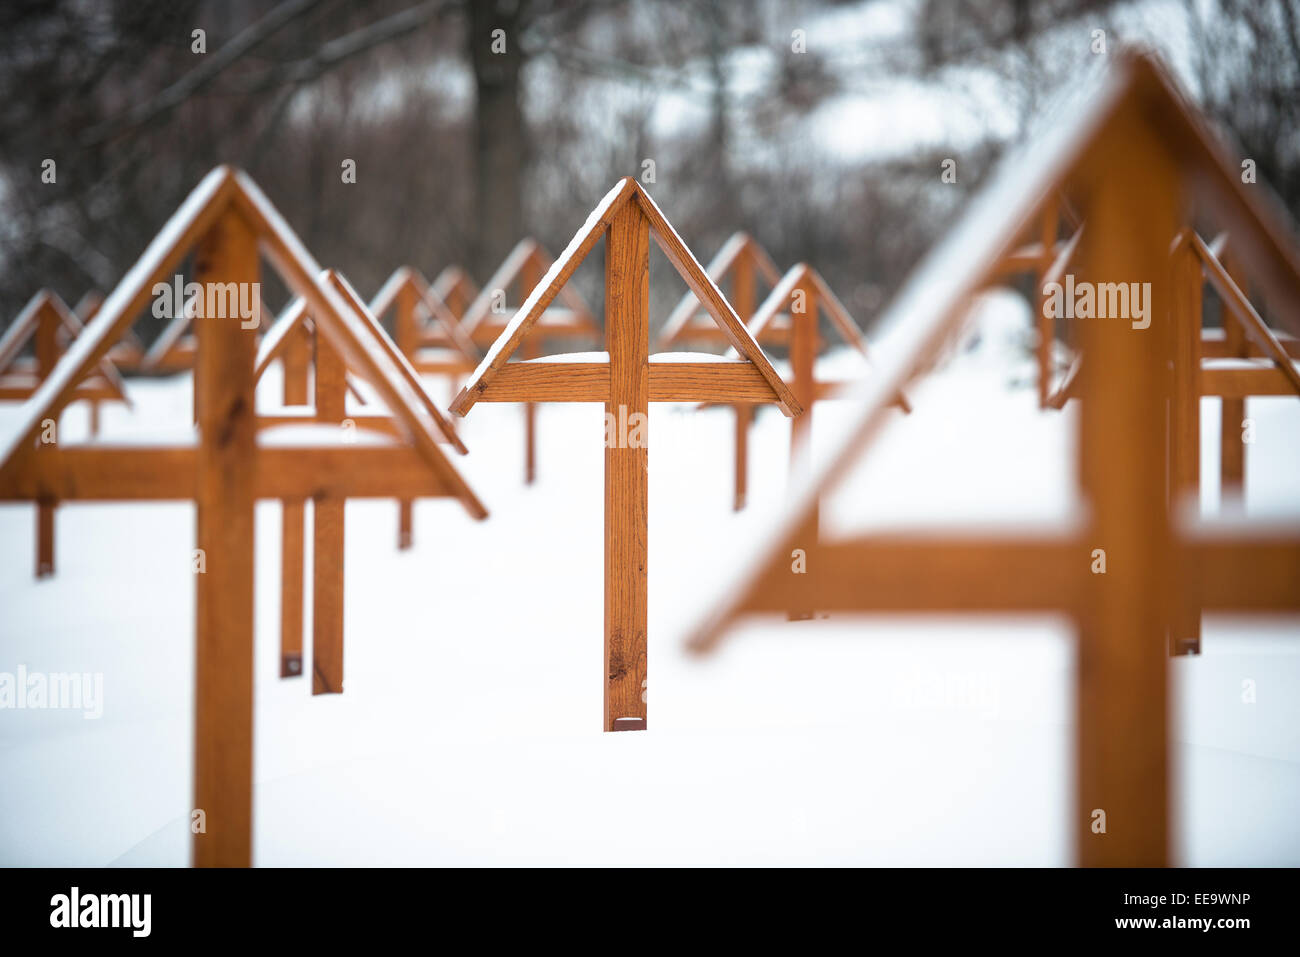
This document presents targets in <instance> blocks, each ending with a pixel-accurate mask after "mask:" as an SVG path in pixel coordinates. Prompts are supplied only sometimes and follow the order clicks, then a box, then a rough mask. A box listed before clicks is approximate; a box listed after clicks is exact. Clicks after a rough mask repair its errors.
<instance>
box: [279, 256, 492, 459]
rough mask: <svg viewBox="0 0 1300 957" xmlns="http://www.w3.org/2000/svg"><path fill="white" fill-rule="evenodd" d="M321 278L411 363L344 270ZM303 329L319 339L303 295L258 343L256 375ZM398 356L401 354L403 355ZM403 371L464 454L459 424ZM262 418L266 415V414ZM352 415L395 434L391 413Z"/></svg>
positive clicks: (352, 373) (351, 381) (351, 376)
mask: <svg viewBox="0 0 1300 957" xmlns="http://www.w3.org/2000/svg"><path fill="white" fill-rule="evenodd" d="M321 279H322V280H323V281H324V282H326V283H328V284H330V285H331V286H332V287H333V288H334V289H335V290H336V291H338V292H339V294H340V295H342V296H344V297H345V299H346V300H347V301H348V303H349V305H351V306H352V307H353V309H354V311H356V313H357V315H358V316H359V317H360V318H361V319H362V320H363V321H364V323H365V325H366V328H367V330H368V332H370V334H372V335H374V336H375V337H376V338H379V337H382V339H383V341H382V342H381V345H382V347H383V348H384V349H385V350H386V351H388V352H390V353H391V354H393V356H394V357H395V361H397V362H398V364H399V366H400V365H404V364H405V365H407V366H409V363H407V362H406V359H405V357H404V356H401V353H400V352H399V351H398V350H397V346H396V344H395V343H394V342H393V341H392V339H390V338H389V337H388V333H387V332H386V331H385V330H384V328H383V326H382V325H381V324H380V323H379V321H378V319H377V318H376V317H375V315H374V313H372V312H371V311H370V309H369V307H368V306H366V305H365V304H364V303H362V302H361V300H360V297H359V296H358V295H357V293H356V290H355V289H354V288H353V287H352V285H351V284H350V283H349V282H348V281H347V279H346V278H345V277H344V276H343V275H342V274H340V273H337V272H335V271H334V270H332V269H326V270H324V272H323V273H322V274H321ZM299 331H303V332H305V333H306V335H307V337H308V341H310V342H315V341H316V326H315V323H313V322H312V320H311V317H310V315H309V313H308V308H307V302H306V300H305V299H303V298H302V297H301V296H299V297H297V298H295V299H294V300H293V301H292V302H290V303H289V305H288V306H286V307H285V309H284V311H283V312H282V313H280V315H279V316H277V317H276V319H275V321H274V322H272V323H271V326H270V328H269V329H268V330H267V332H266V335H264V336H263V337H262V341H261V342H260V343H258V348H257V360H256V364H255V366H254V373H253V374H254V376H255V378H256V379H258V380H260V379H261V378H262V376H263V375H265V374H266V370H267V369H268V368H269V367H270V366H271V364H272V363H273V362H275V361H276V360H277V359H279V358H280V357H281V356H282V354H283V353H284V351H285V350H286V349H287V348H288V346H289V343H290V342H291V337H292V336H293V335H294V334H295V333H298V332H299ZM397 357H400V359H398V358H397ZM344 368H345V369H346V370H347V375H348V390H349V391H350V392H351V393H352V394H353V395H354V396H355V397H356V398H357V399H358V400H361V401H364V400H365V397H364V395H363V394H362V392H361V391H360V389H358V388H357V385H356V382H355V379H357V378H358V375H357V372H356V370H354V369H353V368H352V367H351V366H349V365H348V363H347V362H344ZM403 374H404V376H405V377H406V378H407V381H408V382H411V383H412V384H413V386H414V387H417V388H418V390H419V391H418V395H419V396H420V397H421V404H422V405H423V407H424V408H425V410H426V411H428V413H429V415H430V416H431V417H432V418H433V420H434V423H435V424H436V425H437V428H438V434H439V437H440V438H441V440H442V441H445V442H447V443H449V444H450V445H452V446H453V447H454V448H455V449H456V451H457V452H459V453H460V454H461V455H464V454H466V452H467V451H468V449H466V448H465V444H464V443H463V442H462V441H461V440H460V437H459V436H458V435H457V434H456V427H455V426H454V425H453V424H452V422H451V421H450V420H449V419H448V418H447V417H446V416H444V415H443V414H442V412H441V411H440V410H439V409H438V407H437V406H436V405H435V404H434V402H433V400H432V399H430V398H429V395H428V393H427V392H426V391H425V389H424V387H423V385H422V384H421V383H420V382H419V377H418V376H417V375H416V374H415V371H414V370H413V369H411V370H410V371H409V374H408V373H407V372H406V371H405V370H404V372H403ZM261 418H263V419H264V418H265V416H263V417H261ZM293 418H294V417H286V424H287V422H289V421H292V419H293ZM299 418H300V417H299ZM351 418H352V419H353V421H354V422H355V424H356V425H357V427H358V428H372V429H375V430H377V431H382V432H384V433H386V434H395V433H394V429H393V428H392V427H390V424H391V423H392V417H391V416H388V415H369V416H362V417H357V416H352V417H351Z"/></svg>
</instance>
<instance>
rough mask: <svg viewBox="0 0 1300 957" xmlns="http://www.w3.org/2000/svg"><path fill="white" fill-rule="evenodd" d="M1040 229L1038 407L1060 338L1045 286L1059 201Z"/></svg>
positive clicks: (1045, 213)
mask: <svg viewBox="0 0 1300 957" xmlns="http://www.w3.org/2000/svg"><path fill="white" fill-rule="evenodd" d="M1039 228H1040V229H1041V233H1040V235H1039V240H1040V241H1041V243H1042V257H1041V258H1040V259H1039V261H1038V274H1037V279H1038V288H1037V289H1036V290H1034V292H1035V295H1034V296H1032V297H1031V298H1032V300H1033V301H1034V302H1036V303H1037V304H1038V317H1037V318H1038V370H1039V374H1038V407H1039V408H1040V409H1045V408H1047V397H1048V394H1049V393H1050V392H1051V388H1052V372H1053V369H1052V344H1053V343H1054V342H1055V341H1056V322H1055V320H1054V319H1052V317H1050V316H1049V315H1048V314H1047V310H1046V309H1045V308H1043V285H1044V283H1045V281H1046V277H1047V273H1048V271H1049V270H1051V268H1052V263H1053V262H1054V261H1055V260H1056V233H1057V231H1058V230H1059V228H1060V213H1059V212H1058V210H1057V208H1056V204H1055V203H1053V202H1048V204H1047V207H1046V208H1045V209H1044V210H1043V219H1042V222H1041V223H1040V227H1039Z"/></svg>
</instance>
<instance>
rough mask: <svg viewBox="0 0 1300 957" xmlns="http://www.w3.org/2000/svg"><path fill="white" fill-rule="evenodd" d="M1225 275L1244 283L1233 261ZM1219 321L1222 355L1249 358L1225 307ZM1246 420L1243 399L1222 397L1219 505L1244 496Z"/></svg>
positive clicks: (1240, 332)
mask: <svg viewBox="0 0 1300 957" xmlns="http://www.w3.org/2000/svg"><path fill="white" fill-rule="evenodd" d="M1227 267H1228V271H1229V274H1230V275H1232V276H1233V277H1234V278H1241V282H1239V283H1238V284H1237V285H1238V286H1239V287H1241V284H1242V282H1245V279H1244V277H1241V274H1240V271H1239V268H1238V267H1237V266H1236V262H1235V258H1234V257H1228V262H1227ZM1219 321H1220V322H1221V323H1222V324H1223V344H1224V351H1225V354H1226V355H1228V356H1230V357H1232V358H1240V357H1243V356H1246V355H1248V354H1249V346H1248V344H1247V340H1246V331H1245V329H1243V328H1242V326H1241V323H1240V322H1239V321H1237V320H1236V319H1235V318H1234V317H1233V316H1232V313H1231V309H1230V308H1229V307H1228V304H1227V303H1226V302H1225V303H1221V305H1220V316H1219ZM1245 418H1246V400H1245V398H1244V397H1240V398H1237V397H1232V398H1229V397H1227V396H1224V398H1223V399H1222V401H1221V402H1220V405H1219V501H1220V502H1226V501H1228V500H1229V499H1237V500H1241V499H1244V498H1245V495H1246V444H1245V442H1244V441H1243V440H1242V439H1243V429H1244V427H1245V422H1244V420H1245Z"/></svg>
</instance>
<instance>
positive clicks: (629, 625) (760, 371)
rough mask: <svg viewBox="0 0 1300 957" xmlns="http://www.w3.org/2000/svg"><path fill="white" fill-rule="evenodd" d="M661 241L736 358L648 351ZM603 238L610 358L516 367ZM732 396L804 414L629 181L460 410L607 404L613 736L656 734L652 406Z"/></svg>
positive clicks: (551, 272)
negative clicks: (491, 405)
mask: <svg viewBox="0 0 1300 957" xmlns="http://www.w3.org/2000/svg"><path fill="white" fill-rule="evenodd" d="M651 237H653V238H654V239H655V241H656V242H657V243H658V245H659V248H660V249H662V250H663V252H664V254H665V255H666V256H667V258H668V261H669V262H670V263H672V265H673V267H674V268H675V269H676V270H677V272H678V274H679V275H680V276H681V277H682V279H684V280H685V281H686V284H687V286H688V287H690V289H691V291H692V292H694V293H695V295H696V296H697V297H698V298H699V300H700V302H702V303H704V306H705V308H706V309H707V310H708V311H709V315H711V316H712V317H713V320H714V321H715V322H716V323H718V325H719V326H720V327H721V328H722V329H723V330H724V333H725V335H726V337H727V340H728V341H729V342H730V344H731V345H732V346H734V347H735V349H736V352H737V353H738V356H739V357H738V358H725V357H720V356H714V355H700V354H690V353H687V354H680V353H668V354H665V355H657V356H651V355H650V354H649V336H650V322H649V292H650V287H649V269H650V239H651ZM602 238H605V239H606V244H605V347H606V350H607V352H606V353H605V354H600V353H595V354H592V355H590V356H585V357H577V358H580V360H581V361H560V360H557V359H531V360H528V361H523V362H509V361H508V360H509V359H510V357H511V356H512V355H513V354H514V353H515V351H516V350H517V349H519V347H520V346H521V344H522V343H524V341H525V340H526V339H527V337H528V335H529V333H530V331H531V330H532V328H533V326H534V325H535V324H536V323H537V322H538V320H539V319H540V317H541V316H542V314H543V313H544V312H545V310H546V309H547V307H548V306H549V305H550V303H551V302H552V300H554V298H555V297H556V295H557V294H559V293H560V291H561V290H562V289H563V287H564V284H565V283H567V282H568V281H569V279H570V277H571V276H572V275H573V273H574V270H576V269H577V268H578V266H579V265H580V264H581V263H582V261H583V259H584V258H585V257H586V256H587V254H588V253H589V252H590V251H591V249H592V247H594V246H595V245H596V243H597V242H599V241H600V240H601V239H602ZM734 400H740V401H746V402H775V403H776V404H777V405H778V406H779V407H780V408H781V410H782V411H783V412H785V413H786V414H787V415H791V416H796V415H798V414H799V413H800V412H801V411H802V409H801V407H800V405H799V402H798V400H797V399H796V398H795V396H794V393H793V392H791V390H790V388H789V386H787V385H786V384H785V382H783V381H782V380H781V377H780V376H778V375H777V373H776V371H775V370H774V369H773V368H772V364H771V363H770V362H769V361H768V359H767V356H765V355H764V354H763V350H762V349H761V348H760V347H759V345H758V343H757V342H755V341H754V337H753V336H751V335H750V334H749V332H748V331H747V330H746V329H745V325H744V323H742V322H741V321H740V319H739V318H737V316H736V313H735V311H734V310H733V309H732V308H731V305H730V303H728V302H727V300H726V298H725V297H724V296H723V295H722V293H721V292H720V291H719V289H718V287H717V285H715V284H714V282H713V280H711V279H710V278H709V276H708V274H707V273H706V272H705V271H704V269H703V267H701V266H700V264H699V262H697V261H696V259H695V256H694V255H693V254H692V253H691V251H690V250H689V249H687V248H686V245H685V243H683V242H682V240H681V237H680V236H678V235H677V232H676V230H674V229H673V227H672V226H671V225H670V224H669V222H668V220H667V219H665V218H664V215H663V213H662V212H661V211H660V210H659V207H658V206H656V205H655V202H654V200H652V199H651V198H650V196H649V195H647V194H646V192H645V191H644V190H643V189H641V187H640V186H639V185H638V184H637V182H636V181H635V180H634V179H632V178H630V177H629V178H627V179H624V180H622V181H621V182H619V184H618V185H617V186H615V187H614V188H613V189H611V190H610V191H609V193H607V194H606V195H605V198H604V199H602V200H601V201H600V204H599V205H598V206H597V207H596V208H595V209H594V210H593V211H592V213H591V215H590V216H588V217H587V221H586V222H585V223H584V224H583V225H582V228H581V229H579V230H578V232H577V234H576V235H575V236H574V237H573V239H572V241H571V242H570V243H569V245H568V247H567V248H566V249H565V250H564V252H563V253H562V254H561V255H560V257H559V258H558V259H557V260H556V261H555V262H554V263H553V264H552V265H551V267H550V269H548V270H547V272H546V275H545V276H543V277H542V279H541V282H539V283H538V284H537V285H536V286H535V287H534V288H533V290H532V293H531V295H529V297H528V300H527V301H526V302H525V303H524V304H523V306H522V307H521V308H520V309H519V311H518V312H517V313H516V314H515V315H514V317H513V318H512V319H511V320H510V322H509V324H508V325H507V326H506V328H505V329H504V330H503V331H502V333H501V336H500V338H498V339H497V340H496V341H495V342H494V343H493V344H492V346H491V348H490V349H489V350H488V353H487V355H486V356H484V358H483V361H482V363H480V365H479V367H478V368H477V369H476V370H475V372H474V374H473V375H472V376H471V377H470V379H469V382H468V383H467V384H466V385H465V388H464V389H463V390H461V393H460V395H459V396H457V398H456V400H455V401H454V402H453V403H452V405H451V410H452V411H453V412H455V413H456V414H458V415H464V414H465V413H467V412H468V411H469V410H470V409H471V408H472V407H473V406H474V404H475V403H476V402H528V401H542V402H602V403H604V405H605V421H606V444H605V641H604V655H605V667H606V671H605V674H606V678H605V689H604V692H605V693H604V718H603V728H604V730H606V731H620V730H634V729H640V728H645V727H646V691H647V671H646V667H647V665H646V630H647V607H648V587H647V577H646V572H647V555H648V553H647V547H646V546H647V538H648V522H647V518H648V505H649V501H648V498H649V494H648V493H649V489H648V484H647V475H646V467H647V463H648V453H649V450H648V447H647V442H646V438H647V435H646V429H647V425H648V422H647V419H648V412H649V403H651V402H701V401H724V402H725V401H734ZM611 439H612V441H611Z"/></svg>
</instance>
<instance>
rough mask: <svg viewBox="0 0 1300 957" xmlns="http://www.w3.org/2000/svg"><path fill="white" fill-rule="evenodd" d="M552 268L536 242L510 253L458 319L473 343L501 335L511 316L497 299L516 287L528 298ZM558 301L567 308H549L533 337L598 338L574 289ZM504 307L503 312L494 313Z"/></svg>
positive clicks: (588, 312)
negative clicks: (538, 280)
mask: <svg viewBox="0 0 1300 957" xmlns="http://www.w3.org/2000/svg"><path fill="white" fill-rule="evenodd" d="M551 265H552V260H551V256H550V254H549V253H548V252H547V251H546V249H545V248H544V247H543V246H542V244H541V243H539V242H538V241H537V240H535V239H532V238H528V239H521V240H520V241H519V242H518V243H516V244H515V247H514V248H513V249H512V250H510V252H509V253H508V254H507V255H506V258H505V259H504V260H502V262H501V265H500V266H498V267H497V271H496V272H494V273H493V274H492V276H491V278H489V279H488V281H487V282H486V283H484V284H483V288H482V290H480V292H479V294H478V296H477V297H476V298H475V299H474V301H473V302H472V303H470V305H469V307H468V308H467V309H466V310H465V314H464V315H463V316H462V317H461V325H462V327H463V328H464V330H465V333H466V335H468V336H469V337H470V338H471V339H473V340H474V341H475V342H477V343H480V344H485V343H488V342H491V341H492V340H494V339H495V338H496V337H497V336H498V335H499V334H500V332H501V328H502V325H503V323H504V322H505V320H504V318H502V317H503V316H505V315H509V314H510V307H509V305H508V304H506V303H499V302H498V299H500V297H502V296H503V295H505V294H506V293H508V292H509V290H510V289H511V288H513V287H518V289H519V292H520V294H521V295H524V296H527V295H528V293H529V292H531V291H532V288H531V287H532V284H533V283H534V282H536V281H537V279H538V278H540V277H541V276H542V275H544V274H545V273H546V272H547V271H548V270H549V269H550V268H551ZM559 298H560V299H561V300H562V301H563V302H564V304H565V306H567V308H549V303H548V308H547V310H546V312H545V314H544V315H543V316H542V317H541V325H540V326H539V327H538V328H537V329H536V330H535V334H536V335H538V336H541V335H543V334H545V335H546V336H550V337H558V336H568V337H571V336H591V337H594V336H598V335H600V327H599V326H597V325H596V320H595V317H594V316H593V315H592V312H591V307H590V306H588V305H587V303H586V301H585V300H584V299H583V298H582V296H581V295H580V294H579V293H578V291H577V290H576V289H570V288H567V287H564V288H562V289H561V290H560V292H559ZM499 306H503V307H504V309H503V310H502V311H497V309H498V307H499Z"/></svg>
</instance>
